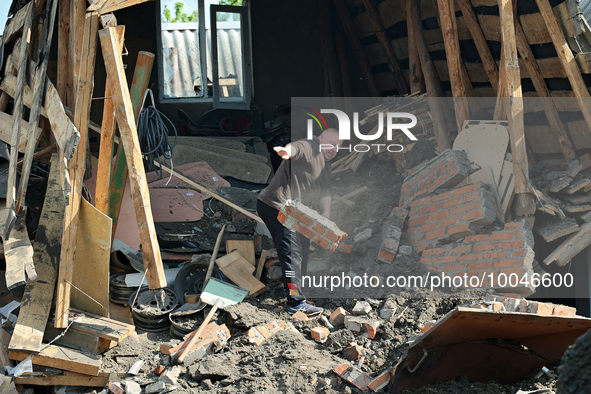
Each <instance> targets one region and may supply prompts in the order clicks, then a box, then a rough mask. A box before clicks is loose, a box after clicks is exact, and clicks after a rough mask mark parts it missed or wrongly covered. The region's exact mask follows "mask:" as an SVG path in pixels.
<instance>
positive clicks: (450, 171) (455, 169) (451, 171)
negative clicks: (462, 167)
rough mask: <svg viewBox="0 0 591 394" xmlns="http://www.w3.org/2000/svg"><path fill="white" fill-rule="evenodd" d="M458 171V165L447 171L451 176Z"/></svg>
mask: <svg viewBox="0 0 591 394" xmlns="http://www.w3.org/2000/svg"><path fill="white" fill-rule="evenodd" d="M456 172H458V167H454V168H452V169H451V170H449V172H448V173H447V174H448V175H449V176H454V175H455V174H456Z"/></svg>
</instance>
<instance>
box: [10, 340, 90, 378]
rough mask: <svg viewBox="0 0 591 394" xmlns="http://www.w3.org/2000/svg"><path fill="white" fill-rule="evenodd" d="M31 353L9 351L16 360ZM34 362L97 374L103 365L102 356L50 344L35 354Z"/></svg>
mask: <svg viewBox="0 0 591 394" xmlns="http://www.w3.org/2000/svg"><path fill="white" fill-rule="evenodd" d="M30 355H31V354H30V353H26V352H18V351H10V352H9V353H8V357H10V358H11V359H12V360H16V361H22V360H24V359H25V358H27V357H29V356H30ZM33 364H34V365H42V366H45V367H51V368H57V369H63V370H66V371H72V372H78V373H81V374H85V375H93V376H97V375H98V373H99V370H100V367H101V356H99V355H96V354H89V353H85V352H81V351H79V350H74V349H68V348H66V347H61V346H55V345H49V346H48V347H47V348H45V349H43V350H42V351H41V352H40V353H37V354H35V355H34V356H33Z"/></svg>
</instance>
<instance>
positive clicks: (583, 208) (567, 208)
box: [563, 204, 591, 213]
mask: <svg viewBox="0 0 591 394" xmlns="http://www.w3.org/2000/svg"><path fill="white" fill-rule="evenodd" d="M563 209H564V212H568V213H575V212H587V211H591V205H589V204H585V205H570V204H565V205H564V208H563Z"/></svg>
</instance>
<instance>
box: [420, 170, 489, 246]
mask: <svg viewBox="0 0 591 394" xmlns="http://www.w3.org/2000/svg"><path fill="white" fill-rule="evenodd" d="M410 207H411V209H410V213H409V216H410V219H409V221H408V234H409V235H410V236H411V243H412V244H413V247H414V248H415V250H416V251H417V252H421V251H423V250H424V249H426V248H428V247H432V246H434V245H435V244H436V243H437V241H439V240H445V239H450V240H455V239H458V238H461V237H464V236H466V235H470V234H474V231H475V230H477V229H478V228H479V227H482V226H485V225H488V224H491V223H492V222H494V221H495V218H496V207H495V197H494V195H493V193H492V192H491V191H490V190H488V189H487V187H486V185H484V184H482V183H480V182H479V183H477V184H474V185H467V186H464V187H460V188H457V189H454V190H450V191H448V192H445V193H441V194H437V195H434V196H427V197H422V198H417V199H416V200H414V201H413V202H412V203H411V204H410Z"/></svg>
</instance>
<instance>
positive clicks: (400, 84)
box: [363, 0, 409, 96]
mask: <svg viewBox="0 0 591 394" xmlns="http://www.w3.org/2000/svg"><path fill="white" fill-rule="evenodd" d="M363 4H364V5H365V11H366V12H367V13H368V14H369V19H370V21H371V24H372V26H373V28H374V31H375V34H376V35H377V36H378V41H379V42H380V44H381V46H382V48H383V50H384V54H385V55H386V59H387V63H388V68H389V69H390V71H391V72H392V75H393V76H394V80H395V81H396V90H398V95H400V96H402V95H405V94H408V93H409V89H408V85H407V83H406V81H405V77H404V74H403V73H402V70H401V69H400V65H399V64H398V59H396V55H395V54H394V49H392V43H391V42H390V39H389V38H388V36H387V35H386V31H385V30H384V25H383V24H382V19H381V18H380V14H379V13H378V10H377V8H376V6H375V3H374V2H373V1H372V0H363Z"/></svg>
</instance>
